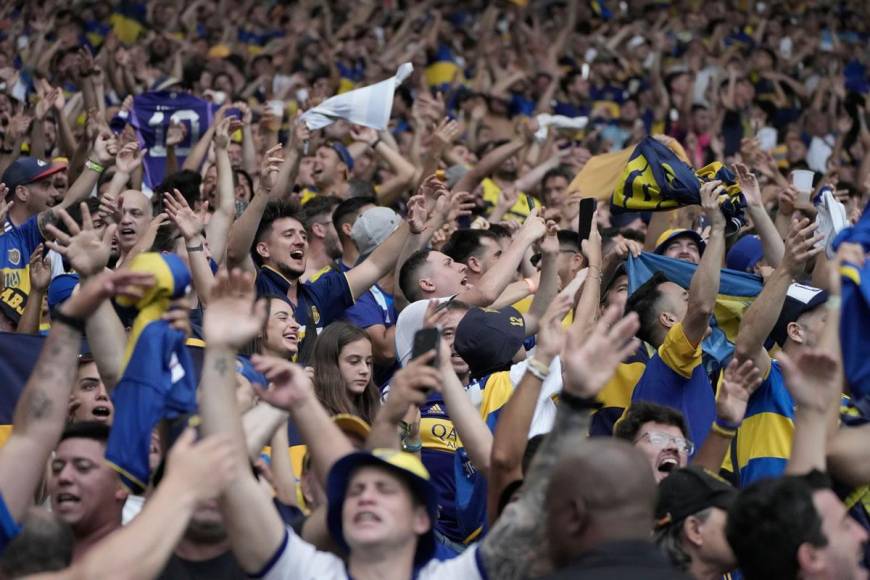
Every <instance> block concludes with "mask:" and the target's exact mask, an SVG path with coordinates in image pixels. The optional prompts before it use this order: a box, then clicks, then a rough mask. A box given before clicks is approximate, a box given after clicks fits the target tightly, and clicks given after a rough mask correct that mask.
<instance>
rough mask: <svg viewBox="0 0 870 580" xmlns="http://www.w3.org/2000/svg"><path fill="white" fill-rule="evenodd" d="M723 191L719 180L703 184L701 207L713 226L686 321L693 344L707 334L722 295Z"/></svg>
mask: <svg viewBox="0 0 870 580" xmlns="http://www.w3.org/2000/svg"><path fill="white" fill-rule="evenodd" d="M724 190H725V188H724V187H723V186H722V184H721V182H720V181H715V180H714V181H710V182H707V183H704V184H703V185H701V205H702V206H703V208H704V213H705V214H706V215H707V219H709V220H710V224H711V229H710V239H709V240H708V241H707V248H706V249H705V250H704V255H703V256H702V257H701V263H700V264H698V269H697V270H695V274H694V275H693V276H692V282H691V283H690V284H689V305H688V308H687V309H686V316H685V318H684V319H683V331H684V332H685V334H686V338H688V339H689V342H691V343H692V344H694V345H697V344H700V342H701V340H702V339H703V338H704V335H705V334H706V333H707V328H708V327H709V326H710V316H712V314H713V309H714V307H715V306H716V295H717V294H718V293H719V276H720V272H721V268H722V261H723V259H724V258H725V216H724V215H723V214H722V210H721V209H719V195H721V194H723V193H724Z"/></svg>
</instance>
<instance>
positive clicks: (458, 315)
mask: <svg viewBox="0 0 870 580" xmlns="http://www.w3.org/2000/svg"><path fill="white" fill-rule="evenodd" d="M466 312H467V311H466V310H448V311H447V312H445V313H444V318H442V319H441V336H442V337H443V338H444V340H445V341H447V346H448V348H450V364H451V365H452V366H453V371H454V372H455V373H456V374H457V375H458V376H460V377H462V376H465V375H467V374H468V363H467V362H465V359H463V358H462V357H461V356H459V355H458V354H457V353H456V349H454V348H453V343H454V341H455V340H456V327H457V326H459V322H460V321H461V320H462V317H463V316H465V314H466Z"/></svg>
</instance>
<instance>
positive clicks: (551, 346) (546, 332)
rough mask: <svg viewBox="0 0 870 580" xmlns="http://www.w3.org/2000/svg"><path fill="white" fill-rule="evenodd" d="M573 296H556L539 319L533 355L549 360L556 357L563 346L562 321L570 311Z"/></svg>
mask: <svg viewBox="0 0 870 580" xmlns="http://www.w3.org/2000/svg"><path fill="white" fill-rule="evenodd" d="M573 298H574V297H573V296H569V295H567V294H562V295H559V296H556V298H554V299H553V301H552V302H550V305H549V306H548V307H547V311H546V312H544V316H543V317H542V318H541V323H540V328H539V329H538V334H537V337H536V339H535V353H539V354H541V355H543V356H546V357H547V358H549V359H552V358H553V357H555V356H557V355H558V354H559V353H560V352H561V351H562V347H563V346H564V345H565V328H564V327H563V326H562V319H563V318H565V315H566V314H568V311H569V310H571V305H572V304H573V302H574V300H573Z"/></svg>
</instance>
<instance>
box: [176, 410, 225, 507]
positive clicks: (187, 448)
mask: <svg viewBox="0 0 870 580" xmlns="http://www.w3.org/2000/svg"><path fill="white" fill-rule="evenodd" d="M195 439H196V432H195V431H194V430H193V428H191V427H188V428H187V429H185V430H184V432H183V433H182V434H181V436H180V437H179V438H178V439H176V441H175V444H174V445H173V446H172V448H171V449H170V450H169V455H168V458H167V463H166V484H168V485H174V484H177V485H178V486H179V489H180V490H183V491H193V492H194V495H195V496H196V499H197V500H198V501H208V500H210V499H214V498H216V497H218V496H219V495H220V494H221V492H222V491H223V490H224V489H225V488H226V487H227V486H228V485H229V484H230V483H231V482H232V481H233V480H234V479H235V477H236V472H237V471H238V464H239V462H238V461H236V459H235V455H236V453H237V452H238V450H237V445H238V444H237V443H236V442H234V441H233V439H232V437H231V436H230V435H228V434H226V433H221V434H215V435H209V436H208V437H206V438H205V439H202V440H200V441H195Z"/></svg>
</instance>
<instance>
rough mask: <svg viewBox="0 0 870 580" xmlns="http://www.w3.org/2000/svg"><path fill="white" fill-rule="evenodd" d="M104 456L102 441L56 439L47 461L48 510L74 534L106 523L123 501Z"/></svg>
mask: <svg viewBox="0 0 870 580" xmlns="http://www.w3.org/2000/svg"><path fill="white" fill-rule="evenodd" d="M105 455H106V445H105V443H102V442H100V441H97V440H95V439H85V438H70V439H65V440H64V441H61V442H60V445H58V446H57V451H55V455H54V459H52V460H51V463H50V471H49V476H48V493H49V495H50V496H51V511H53V512H55V513H56V514H57V515H58V516H60V518H61V519H63V521H65V522H66V523H68V524H69V525H70V526H72V528H73V531H74V532H75V533H76V535H77V536H82V535H86V534H88V533H90V532H92V531H94V530H97V529H99V528H101V527H103V526H106V525H108V524H110V523H111V522H112V520H113V518H114V517H117V515H119V510H120V506H121V505H123V503H124V501H125V500H126V497H127V494H126V493H125V492H124V491H123V490H122V488H121V484H120V482H119V480H118V475H117V474H116V473H115V472H114V470H112V469H111V468H110V467H109V466H108V465H107V464H106V461H105ZM118 523H120V520H119V521H118Z"/></svg>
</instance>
